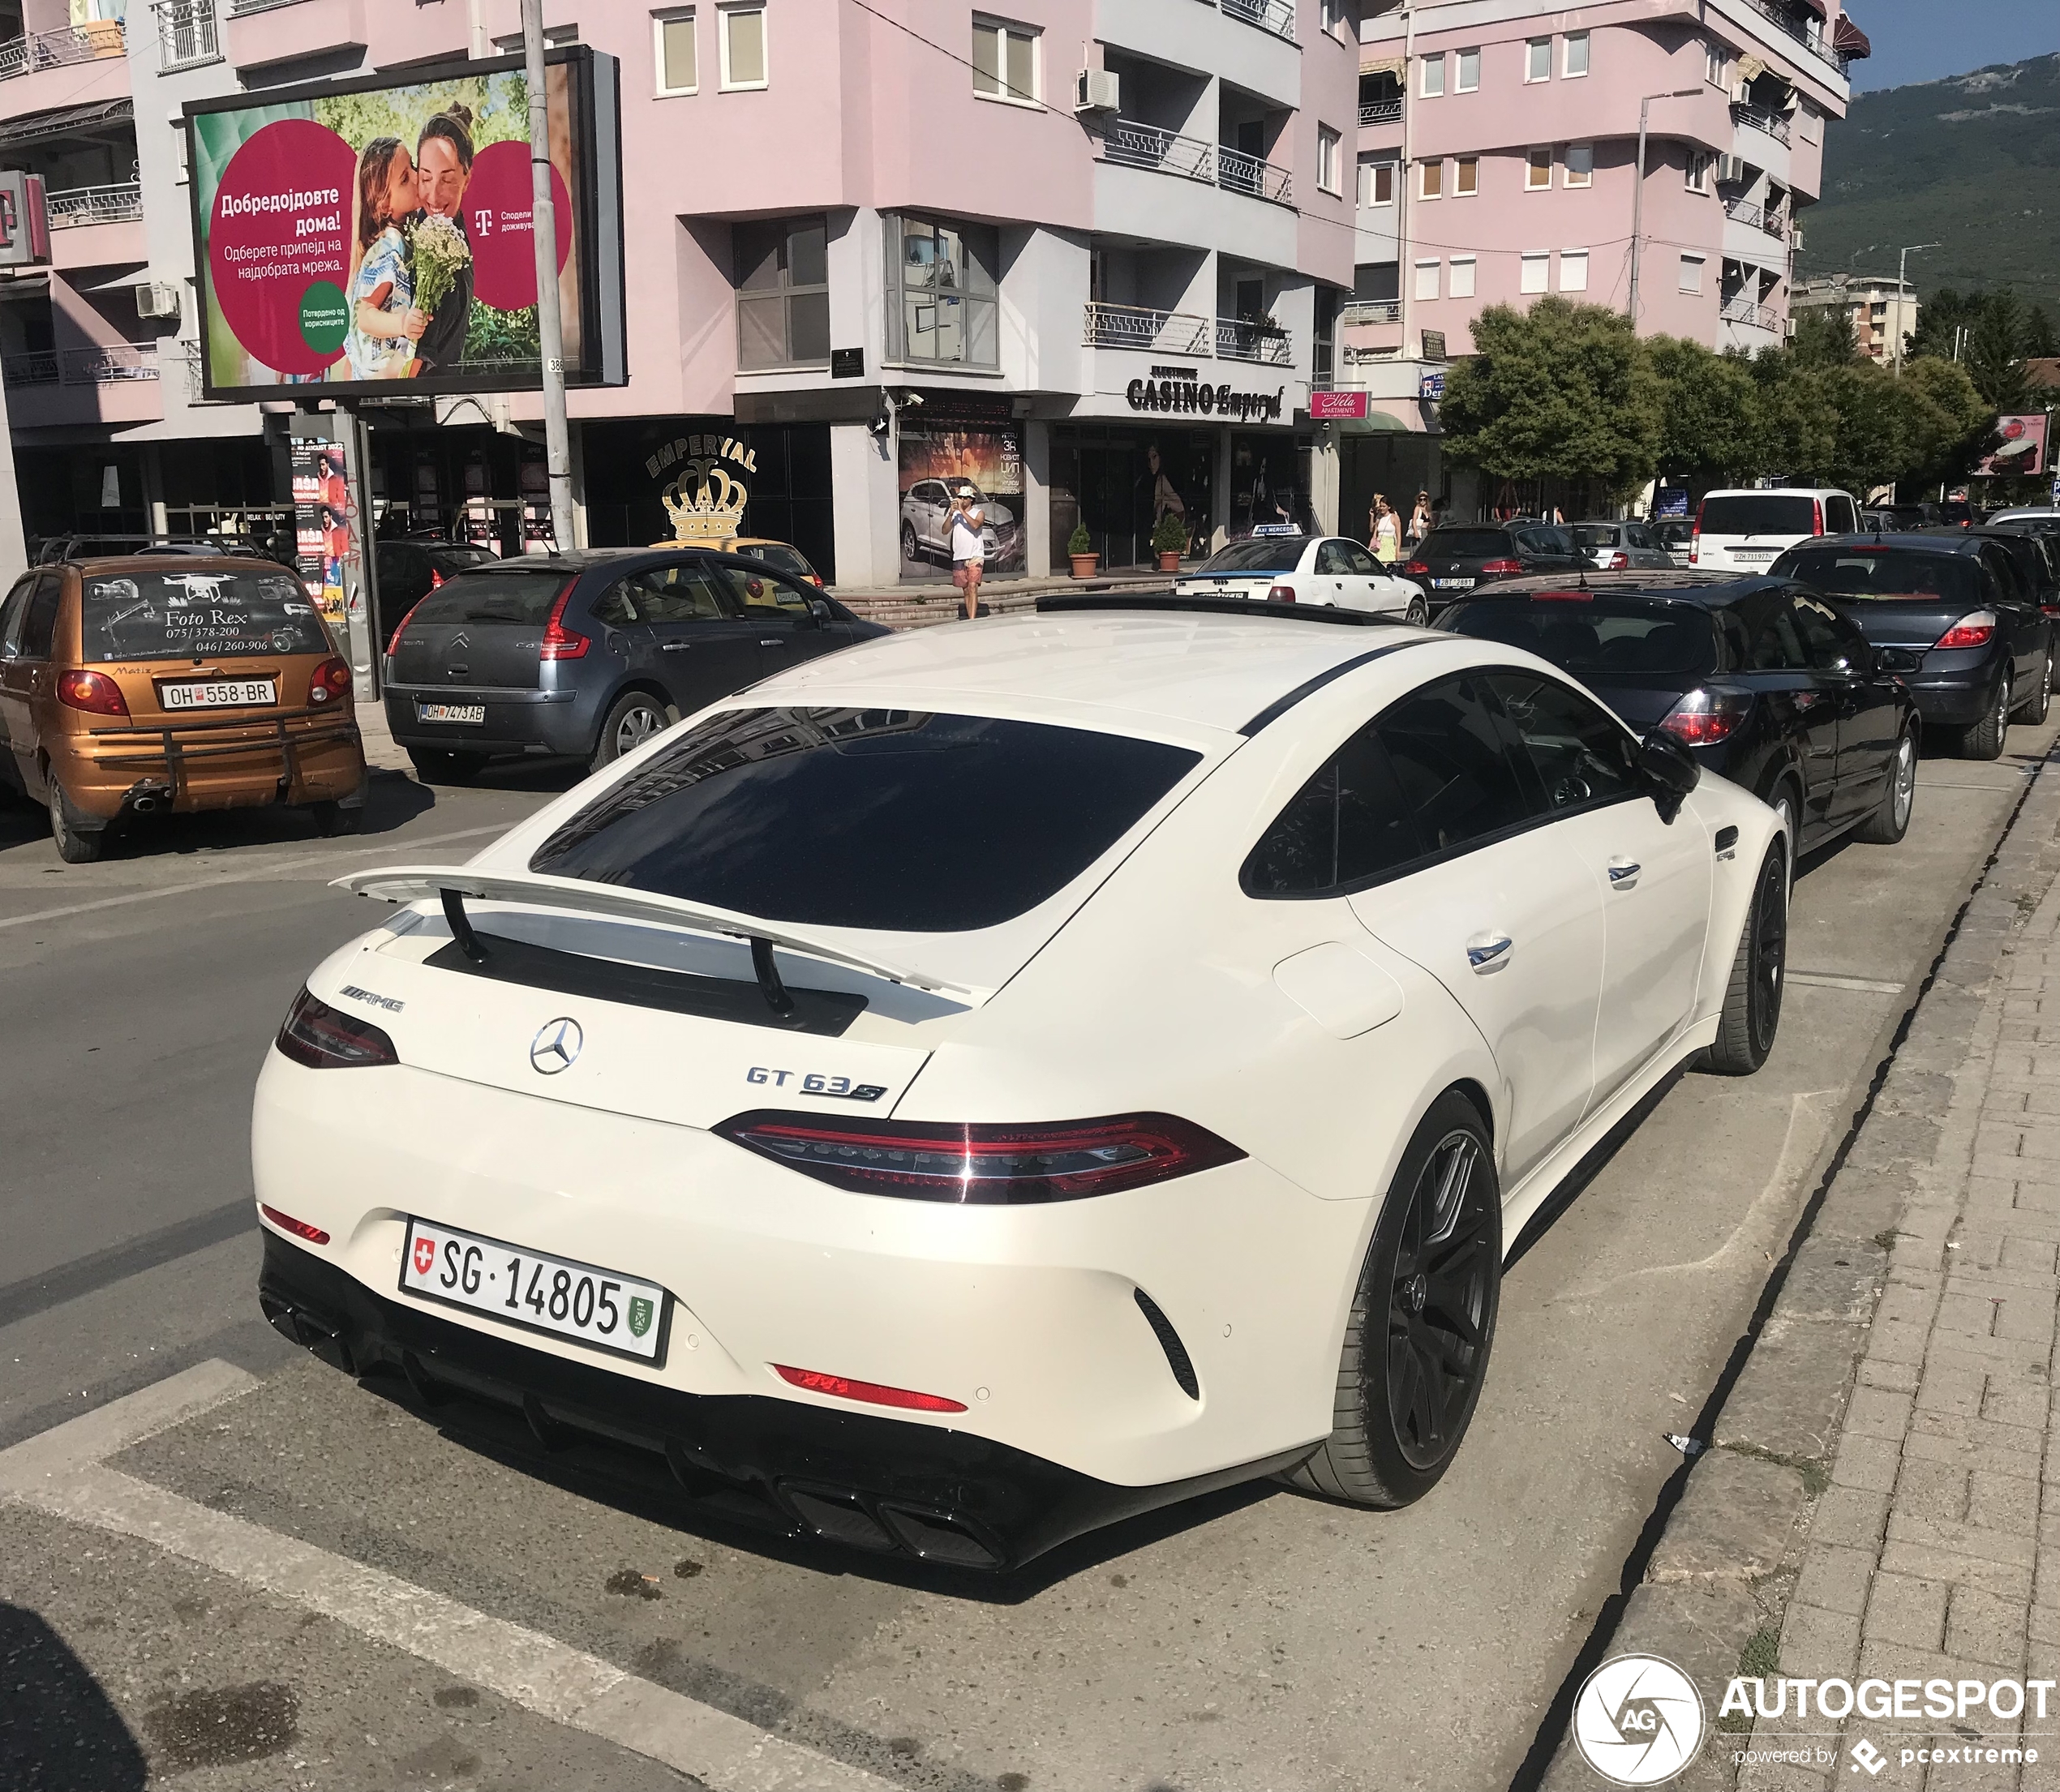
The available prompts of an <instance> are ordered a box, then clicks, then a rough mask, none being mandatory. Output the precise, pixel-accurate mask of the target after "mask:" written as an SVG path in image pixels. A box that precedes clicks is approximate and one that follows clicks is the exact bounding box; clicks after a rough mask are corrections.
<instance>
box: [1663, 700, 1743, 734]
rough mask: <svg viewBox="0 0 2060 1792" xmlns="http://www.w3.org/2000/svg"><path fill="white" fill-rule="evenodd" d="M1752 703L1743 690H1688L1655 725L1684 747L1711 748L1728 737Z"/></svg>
mask: <svg viewBox="0 0 2060 1792" xmlns="http://www.w3.org/2000/svg"><path fill="white" fill-rule="evenodd" d="M1752 706H1753V700H1752V698H1751V697H1749V696H1748V695H1747V694H1746V693H1745V692H1743V691H1704V690H1694V691H1690V692H1689V693H1688V695H1687V696H1686V697H1683V698H1682V699H1681V700H1680V702H1678V703H1676V705H1674V706H1673V708H1672V709H1671V710H1668V711H1667V714H1666V716H1665V718H1663V720H1662V721H1661V722H1660V724H1659V726H1660V728H1661V730H1662V731H1663V732H1664V733H1667V734H1670V735H1672V736H1673V737H1674V738H1675V740H1678V741H1679V742H1680V744H1682V745H1683V746H1684V747H1714V746H1715V745H1716V744H1717V743H1718V742H1719V741H1722V740H1729V739H1730V738H1731V736H1732V733H1733V732H1734V731H1736V728H1737V727H1738V724H1739V723H1740V722H1743V721H1744V720H1745V713H1746V711H1747V710H1750V709H1751V708H1752Z"/></svg>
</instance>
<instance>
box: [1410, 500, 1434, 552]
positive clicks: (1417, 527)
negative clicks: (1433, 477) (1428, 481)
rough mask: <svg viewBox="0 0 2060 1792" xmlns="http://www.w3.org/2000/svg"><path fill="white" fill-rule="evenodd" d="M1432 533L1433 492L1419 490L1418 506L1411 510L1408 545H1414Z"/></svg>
mask: <svg viewBox="0 0 2060 1792" xmlns="http://www.w3.org/2000/svg"><path fill="white" fill-rule="evenodd" d="M1430 533H1431V494H1430V493H1429V492H1427V491H1419V492H1418V493H1417V495H1416V508H1415V509H1414V510H1413V511H1411V512H1410V516H1409V534H1408V537H1407V545H1408V546H1410V547H1415V546H1416V545H1417V543H1418V542H1420V541H1422V540H1423V538H1424V537H1425V536H1426V535H1427V534H1430Z"/></svg>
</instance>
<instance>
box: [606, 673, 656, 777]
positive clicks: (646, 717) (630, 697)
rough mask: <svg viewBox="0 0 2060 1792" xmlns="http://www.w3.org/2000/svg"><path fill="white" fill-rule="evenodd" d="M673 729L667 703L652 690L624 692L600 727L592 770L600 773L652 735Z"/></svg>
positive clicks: (633, 750)
mask: <svg viewBox="0 0 2060 1792" xmlns="http://www.w3.org/2000/svg"><path fill="white" fill-rule="evenodd" d="M669 727H672V717H670V716H669V715H667V714H666V713H665V705H664V704H663V703H662V702H661V701H659V699H658V698H656V697H653V696H652V695H651V694H650V692H649V691H624V692H623V693H622V695H621V696H620V697H617V698H616V700H615V707H614V708H613V709H612V710H609V711H608V714H607V720H606V721H604V722H602V724H601V739H600V741H599V744H597V745H596V746H595V747H594V757H593V760H592V762H591V763H592V765H593V769H594V770H595V771H599V770H600V769H601V768H602V767H603V765H613V764H614V763H615V762H616V761H617V760H618V759H620V758H621V757H623V755H624V754H625V753H632V752H635V751H636V750H637V748H639V747H641V746H642V745H643V744H644V743H645V742H646V740H650V738H651V736H652V735H656V734H662V733H663V732H664V731H665V730H666V729H667V728H669Z"/></svg>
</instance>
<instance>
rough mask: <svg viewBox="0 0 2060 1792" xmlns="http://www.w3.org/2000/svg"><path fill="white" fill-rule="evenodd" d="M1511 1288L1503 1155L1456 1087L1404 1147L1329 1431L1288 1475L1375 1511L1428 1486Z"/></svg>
mask: <svg viewBox="0 0 2060 1792" xmlns="http://www.w3.org/2000/svg"><path fill="white" fill-rule="evenodd" d="M1455 1176H1457V1177H1458V1179H1459V1180H1458V1181H1457V1186H1456V1188H1455V1187H1454V1185H1453V1178H1454V1177H1455ZM1426 1238H1428V1239H1429V1240H1430V1241H1431V1242H1429V1243H1428V1244H1426V1242H1425V1240H1426ZM1501 1288H1502V1192H1501V1190H1500V1188H1499V1187H1498V1186H1497V1185H1496V1174H1495V1154H1494V1151H1493V1148H1492V1147H1491V1144H1490V1143H1489V1139H1488V1134H1487V1125H1486V1124H1485V1123H1484V1122H1483V1120H1482V1118H1481V1116H1480V1113H1479V1111H1478V1109H1477V1108H1475V1107H1474V1104H1473V1103H1472V1102H1470V1101H1469V1100H1467V1099H1466V1097H1465V1096H1464V1095H1460V1094H1458V1093H1457V1092H1456V1091H1447V1092H1446V1093H1445V1094H1444V1095H1440V1096H1439V1098H1438V1099H1437V1100H1436V1101H1435V1102H1433V1103H1432V1104H1431V1111H1430V1112H1428V1113H1427V1114H1426V1115H1425V1116H1424V1117H1423V1123H1422V1124H1421V1125H1419V1126H1418V1128H1417V1129H1416V1133H1415V1136H1414V1138H1411V1139H1410V1142H1409V1148H1408V1149H1407V1150H1406V1151H1404V1152H1403V1153H1402V1160H1401V1164H1400V1165H1399V1167H1398V1168H1397V1170H1396V1172H1395V1180H1394V1181H1393V1184H1392V1185H1390V1186H1389V1188H1388V1198H1387V1201H1386V1202H1385V1203H1384V1205H1383V1206H1382V1207H1381V1210H1380V1220H1378V1221H1377V1222H1376V1223H1375V1226H1374V1228H1373V1241H1372V1242H1371V1245H1369V1246H1368V1247H1367V1256H1366V1263H1365V1265H1364V1267H1363V1268H1362V1269H1361V1271H1360V1272H1359V1284H1358V1288H1357V1290H1356V1291H1355V1293H1354V1296H1353V1300H1352V1311H1351V1315H1350V1318H1348V1319H1347V1320H1346V1322H1345V1349H1344V1353H1343V1355H1342V1356H1341V1358H1340V1359H1339V1361H1338V1365H1337V1391H1336V1395H1335V1399H1334V1401H1333V1408H1332V1425H1333V1429H1332V1431H1331V1434H1330V1435H1329V1437H1328V1438H1325V1439H1324V1442H1323V1443H1321V1444H1320V1445H1318V1446H1317V1447H1316V1450H1315V1453H1314V1454H1313V1455H1311V1456H1310V1457H1309V1458H1308V1460H1307V1461H1305V1462H1303V1463H1302V1464H1299V1465H1298V1466H1297V1467H1296V1468H1291V1469H1290V1470H1288V1471H1287V1472H1286V1473H1285V1475H1284V1476H1283V1477H1281V1478H1282V1479H1284V1480H1285V1481H1286V1482H1287V1483H1288V1485H1290V1486H1292V1487H1298V1488H1300V1489H1302V1490H1303V1492H1305V1493H1311V1494H1323V1495H1324V1496H1325V1497H1326V1498H1331V1499H1337V1500H1342V1501H1344V1502H1345V1503H1347V1504H1349V1505H1353V1506H1364V1507H1375V1508H1379V1509H1390V1508H1393V1507H1398V1506H1407V1505H1410V1503H1413V1502H1414V1501H1416V1500H1418V1499H1421V1498H1423V1496H1424V1494H1427V1493H1428V1492H1430V1490H1431V1489H1432V1488H1433V1487H1435V1486H1436V1485H1437V1484H1438V1481H1439V1480H1440V1477H1443V1475H1444V1472H1445V1470H1446V1469H1447V1468H1449V1467H1450V1466H1451V1464H1452V1460H1453V1457H1454V1456H1456V1455H1457V1454H1458V1453H1459V1446H1460V1444H1461V1442H1462V1441H1463V1440H1464V1438H1465V1437H1466V1426H1467V1424H1468V1422H1469V1421H1470V1420H1471V1419H1472V1417H1473V1416H1474V1404H1475V1403H1476V1402H1477V1401H1478V1399H1479V1398H1480V1391H1481V1383H1482V1381H1483V1378H1485V1376H1486V1374H1487V1360H1488V1353H1489V1352H1490V1350H1491V1348H1493V1346H1494V1343H1495V1318H1496V1309H1497V1307H1498V1305H1500V1297H1501ZM1469 1333H1470V1334H1471V1335H1470V1336H1469V1335H1468V1334H1469ZM1427 1369H1429V1370H1431V1371H1432V1376H1431V1378H1429V1379H1427V1378H1426V1376H1425V1370H1427ZM1398 1408H1399V1410H1398Z"/></svg>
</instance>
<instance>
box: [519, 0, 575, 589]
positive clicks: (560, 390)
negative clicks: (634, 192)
mask: <svg viewBox="0 0 2060 1792" xmlns="http://www.w3.org/2000/svg"><path fill="white" fill-rule="evenodd" d="M522 62H523V71H524V73H525V74H526V75H527V76H528V81H529V89H530V232H531V235H532V236H533V238H534V241H535V246H536V329H537V347H538V350H539V354H540V357H541V358H542V360H543V456H544V467H545V470H546V472H547V474H548V475H549V477H550V481H551V540H552V542H553V543H554V544H555V545H556V547H557V548H558V550H559V551H560V552H561V553H562V552H564V551H565V550H566V549H567V548H569V547H571V546H572V545H573V462H572V448H571V444H570V439H569V438H570V431H569V430H568V429H567V427H566V425H565V334H564V322H563V320H562V319H561V318H560V315H559V311H558V229H557V220H556V217H554V216H553V215H552V212H553V209H554V208H553V207H552V205H551V119H550V109H549V105H548V102H547V100H546V98H545V95H544V85H543V0H522Z"/></svg>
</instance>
